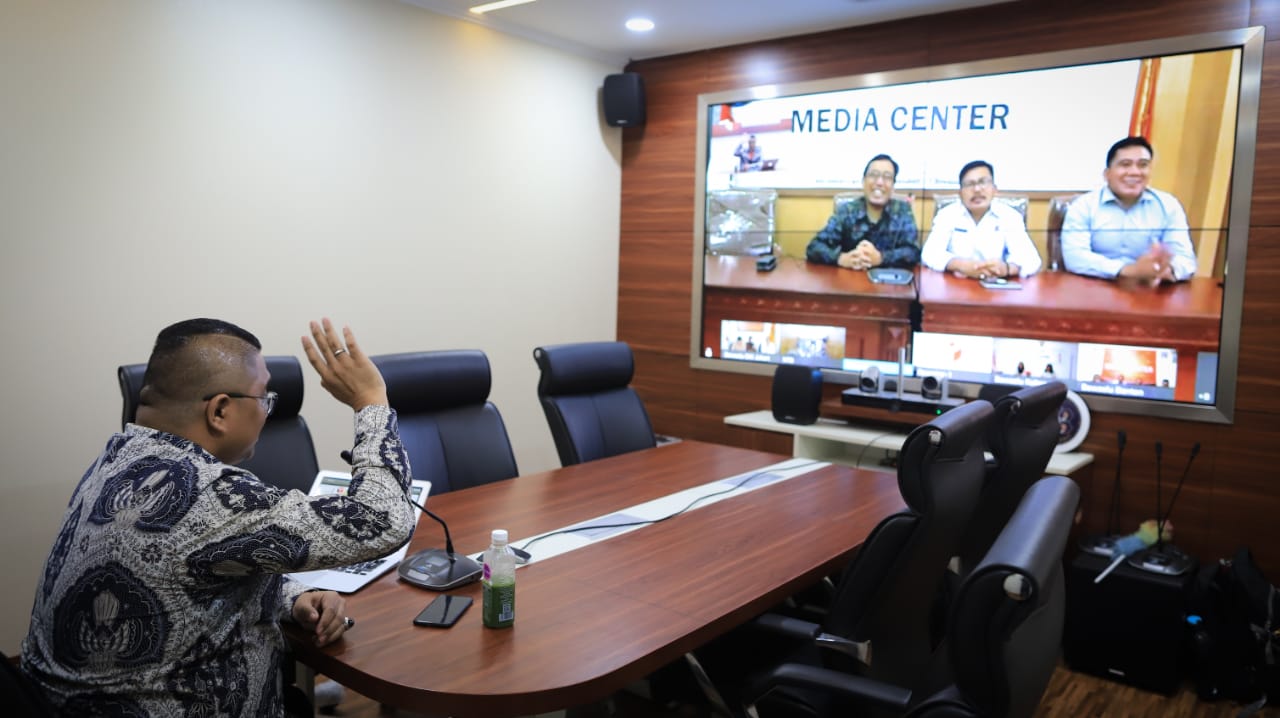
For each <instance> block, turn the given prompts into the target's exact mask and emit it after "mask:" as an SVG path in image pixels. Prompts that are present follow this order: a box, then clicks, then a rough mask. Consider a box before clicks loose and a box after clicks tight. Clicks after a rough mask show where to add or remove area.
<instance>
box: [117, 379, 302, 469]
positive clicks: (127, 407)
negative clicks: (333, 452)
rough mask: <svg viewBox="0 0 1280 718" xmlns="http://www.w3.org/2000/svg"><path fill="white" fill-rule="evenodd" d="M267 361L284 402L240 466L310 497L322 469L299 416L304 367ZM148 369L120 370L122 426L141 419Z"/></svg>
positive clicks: (272, 388)
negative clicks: (137, 418)
mask: <svg viewBox="0 0 1280 718" xmlns="http://www.w3.org/2000/svg"><path fill="white" fill-rule="evenodd" d="M266 361H267V371H268V372H270V373H271V381H269V382H267V390H268V391H274V392H276V393H277V394H279V396H280V398H279V399H277V400H276V405H275V408H274V409H272V411H271V415H270V416H268V417H267V421H266V423H265V424H263V426H262V433H261V434H260V435H259V437H258V444H257V445H256V446H255V447H254V449H253V456H252V457H250V458H249V459H247V460H245V461H244V462H242V463H241V464H240V467H241V468H243V469H245V470H247V471H250V472H252V473H253V475H254V476H257V477H258V478H260V479H262V480H263V481H264V482H266V483H268V484H271V485H273V486H278V487H280V488H282V489H285V490H289V489H297V490H299V491H301V492H303V493H304V494H305V493H307V492H308V491H310V490H311V484H312V483H313V482H314V481H315V477H316V473H317V472H319V471H320V465H319V463H318V462H317V461H316V447H315V444H314V443H313V442H312V441H311V431H310V429H308V428H307V422H306V420H305V419H303V418H302V416H301V415H299V413H298V412H299V411H301V410H302V393H303V381H302V365H301V364H299V363H298V359H297V357H292V356H269V357H266ZM146 370H147V365H146V364H127V365H125V366H122V367H120V369H119V370H118V371H117V374H118V377H119V379H120V393H121V395H122V396H123V397H124V412H123V415H122V417H121V420H120V423H121V427H123V425H124V424H128V423H130V422H132V421H133V420H134V419H135V418H136V417H137V415H138V400H139V399H138V398H139V396H140V394H141V392H142V381H143V377H144V375H145V373H146Z"/></svg>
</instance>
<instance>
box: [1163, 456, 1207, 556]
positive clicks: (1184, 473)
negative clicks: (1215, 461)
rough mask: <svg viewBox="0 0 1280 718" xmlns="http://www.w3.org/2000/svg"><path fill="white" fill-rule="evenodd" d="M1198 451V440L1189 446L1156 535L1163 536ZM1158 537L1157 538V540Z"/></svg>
mask: <svg viewBox="0 0 1280 718" xmlns="http://www.w3.org/2000/svg"><path fill="white" fill-rule="evenodd" d="M1199 453H1200V442H1198V441H1197V442H1196V443H1195V445H1194V446H1192V447H1191V455H1190V456H1188V457H1187V465H1186V466H1184V467H1182V476H1181V477H1179V479H1178V485H1177V487H1175V488H1174V490H1173V498H1171V499H1169V508H1167V509H1165V511H1164V516H1163V517H1161V518H1160V525H1159V527H1158V528H1159V531H1157V535H1158V536H1160V537H1163V536H1164V524H1165V522H1166V521H1168V520H1169V516H1170V515H1172V514H1173V505H1174V504H1176V503H1178V494H1180V493H1182V485H1183V484H1184V483H1186V481H1187V474H1189V473H1191V463H1192V462H1193V461H1195V460H1196V456H1197V455H1198V454H1199ZM1159 540H1160V539H1157V541H1159Z"/></svg>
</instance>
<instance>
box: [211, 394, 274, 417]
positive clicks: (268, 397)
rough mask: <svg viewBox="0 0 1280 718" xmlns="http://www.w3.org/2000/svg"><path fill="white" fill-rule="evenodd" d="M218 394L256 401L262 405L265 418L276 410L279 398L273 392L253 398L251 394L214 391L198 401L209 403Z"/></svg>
mask: <svg viewBox="0 0 1280 718" xmlns="http://www.w3.org/2000/svg"><path fill="white" fill-rule="evenodd" d="M219 394H226V395H227V396H229V397H231V398H232V399H257V400H258V403H259V404H261V405H262V410H263V411H265V412H267V416H271V410H272V409H274V408H276V400H277V399H279V398H280V395H279V394H277V393H275V392H274V391H269V392H267V393H266V394H263V395H262V396H254V395H253V394H240V393H238V392H234V391H215V392H213V393H212V394H210V395H209V396H206V397H204V398H202V399H201V400H200V401H209V400H210V399H212V398H213V397H215V396H218V395H219Z"/></svg>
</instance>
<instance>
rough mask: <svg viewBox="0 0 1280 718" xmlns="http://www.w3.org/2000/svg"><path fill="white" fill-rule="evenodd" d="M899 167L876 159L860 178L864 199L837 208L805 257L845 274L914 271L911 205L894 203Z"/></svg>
mask: <svg viewBox="0 0 1280 718" xmlns="http://www.w3.org/2000/svg"><path fill="white" fill-rule="evenodd" d="M897 178H898V163H897V162H894V161H893V158H892V157H890V156H889V155H876V156H875V157H872V158H871V161H870V162H868V163H867V167H866V169H865V170H864V171H863V173H862V196H861V197H859V198H858V199H855V200H853V201H852V202H848V203H846V204H843V205H841V206H840V207H839V208H837V209H836V212H835V214H833V215H831V219H829V220H827V226H826V227H824V228H823V230H822V231H821V232H818V234H817V236H815V237H814V238H813V239H812V240H810V242H809V248H808V249H807V250H806V251H805V257H806V258H807V259H808V260H809V261H810V262H815V263H818V264H834V265H837V266H840V267H844V268H845V269H871V268H872V267H902V268H911V267H914V266H916V264H917V263H919V261H920V247H919V245H918V244H917V243H916V237H917V231H916V218H915V215H913V214H912V213H911V205H909V204H907V203H906V202H904V201H902V200H898V199H893V184H894V182H895V181H896V180H897Z"/></svg>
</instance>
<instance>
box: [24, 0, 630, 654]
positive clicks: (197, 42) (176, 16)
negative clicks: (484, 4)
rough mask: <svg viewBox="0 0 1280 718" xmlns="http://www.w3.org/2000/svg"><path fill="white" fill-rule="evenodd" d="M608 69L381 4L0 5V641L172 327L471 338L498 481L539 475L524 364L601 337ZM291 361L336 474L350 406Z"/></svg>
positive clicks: (379, 343) (614, 192)
mask: <svg viewBox="0 0 1280 718" xmlns="http://www.w3.org/2000/svg"><path fill="white" fill-rule="evenodd" d="M619 69H620V68H616V67H609V66H607V65H604V64H601V63H599V62H597V61H594V60H586V59H582V58H578V57H574V56H571V55H567V54H565V53H563V52H561V51H558V50H554V49H550V48H546V47H543V46H539V45H536V44H533V43H530V42H528V41H525V40H520V39H516V38H512V37H509V36H505V35H501V34H498V33H495V32H493V31H491V30H488V29H486V28H482V27H478V26H475V25H472V24H469V23H465V22H461V21H458V20H454V19H451V18H446V17H443V16H438V15H434V14H432V13H429V12H427V11H424V10H422V9H419V8H416V7H412V6H408V5H403V4H400V3H398V2H394V0H238V1H228V2H203V1H199V0H103V1H102V2H82V1H80V0H7V2H6V3H5V4H4V5H3V7H2V8H0V97H3V98H4V99H3V110H2V111H0V256H2V257H3V260H2V261H0V318H2V321H0V330H2V331H3V332H4V339H3V340H2V341H0V347H2V348H3V364H2V365H0V366H2V367H3V371H2V372H0V397H2V398H3V402H4V406H5V408H6V412H5V413H6V415H7V418H6V419H5V425H4V431H3V432H0V490H2V491H3V493H2V494H0V496H3V498H2V499H0V545H3V546H4V547H5V550H4V559H3V564H2V565H3V567H4V576H5V579H4V581H3V582H0V650H3V651H4V652H5V653H7V654H10V655H12V654H13V653H16V652H17V650H18V646H19V643H20V641H21V638H22V637H23V636H24V635H25V634H26V630H27V621H28V617H29V614H30V609H31V601H32V597H33V595H34V587H35V582H36V580H37V576H38V573H39V571H40V568H41V566H42V564H43V561H44V558H45V555H46V553H47V551H48V549H49V546H50V544H51V542H52V539H53V537H54V534H55V533H56V531H57V529H58V526H59V524H60V521H61V516H62V512H63V510H64V508H65V506H66V502H67V500H68V498H69V496H70V493H71V490H72V488H73V487H74V485H75V483H76V482H77V481H78V480H79V478H80V476H81V475H82V474H83V473H84V471H85V469H86V467H87V466H88V465H89V463H90V462H91V461H92V460H93V458H94V457H95V456H96V455H97V453H98V451H99V450H100V449H101V447H102V446H103V444H104V443H105V441H106V439H107V437H108V436H109V435H110V434H111V433H112V432H113V431H115V430H117V429H118V427H119V417H120V396H119V390H118V388H117V384H116V378H115V371H116V367H117V366H118V365H120V364H125V363H131V362H138V361H145V360H146V357H147V355H148V353H149V350H150V345H151V342H152V341H153V340H154V338H155V334H156V332H157V331H158V330H159V329H160V328H161V327H163V326H165V325H166V324H169V323H171V322H173V321H177V320H180V319H185V318H189V317H193V316H215V317H219V318H223V319H227V320H230V321H233V322H236V323H239V324H241V325H243V326H244V327H246V328H248V329H249V330H250V331H253V332H255V333H256V334H257V335H258V336H259V338H260V339H262V341H263V344H264V347H265V351H266V352H267V353H271V354H282V353H293V354H297V355H298V356H302V354H301V349H300V343H299V339H298V338H299V337H300V336H301V335H302V333H303V332H304V331H305V330H306V325H307V321H308V320H309V319H312V318H317V317H319V316H321V315H328V316H331V317H333V319H334V320H335V321H337V322H340V323H349V324H351V325H352V327H353V328H354V329H355V330H356V332H357V335H358V337H359V339H360V341H361V343H362V344H363V345H364V347H365V349H366V350H367V351H368V352H369V353H373V354H378V353H387V352H396V351H410V350H420V349H444V348H479V349H483V350H484V351H486V352H487V353H488V354H489V358H490V361H491V363H492V366H493V377H494V390H493V394H492V397H491V398H492V399H493V400H494V401H495V402H496V403H497V405H498V407H499V408H500V409H501V411H502V412H503V416H504V417H505V419H506V422H507V429H508V431H509V432H510V434H511V438H512V441H513V443H514V445H515V451H516V458H517V461H518V462H519V465H520V469H521V471H522V472H523V473H531V472H535V471H541V470H544V469H548V468H553V467H555V466H557V465H558V461H557V460H556V455H555V450H554V447H553V445H552V443H551V438H550V434H549V433H548V430H547V428H546V423H545V420H544V419H543V416H542V413H541V410H540V409H539V407H538V405H537V401H536V397H535V387H536V383H537V369H536V366H535V364H534V362H533V359H532V356H531V351H532V349H533V347H534V346H537V345H539V344H544V343H557V342H565V341H580V340H589V339H612V338H613V337H614V336H615V324H616V319H617V309H616V306H617V299H616V297H617V274H618V269H617V267H618V203H619V193H620V184H621V170H620V160H619V158H620V153H621V137H620V135H619V134H618V133H619V131H618V130H615V129H611V128H608V127H606V126H604V124H603V121H602V120H601V119H600V114H599V110H598V101H597V93H598V88H599V86H600V84H601V82H602V80H603V77H604V76H605V75H607V74H609V73H611V72H617V71H618V70H619ZM307 371H308V381H309V384H308V386H307V400H306V402H305V404H304V407H303V415H304V416H306V417H307V420H308V421H309V422H310V424H311V427H312V431H313V434H314V437H315V440H316V447H317V451H318V453H319V457H320V463H321V466H323V467H326V468H341V462H340V460H339V459H338V458H337V454H338V451H339V450H340V449H342V448H343V447H346V446H349V444H350V442H351V433H350V432H351V416H350V412H349V411H344V407H342V406H341V405H339V404H338V403H337V402H335V401H334V400H333V399H331V398H330V397H329V396H328V395H327V394H325V393H324V391H323V390H322V389H321V388H320V386H319V383H318V382H317V381H315V380H314V376H312V375H311V372H310V369H307Z"/></svg>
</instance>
